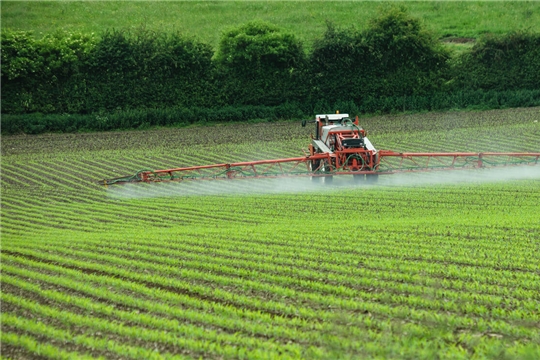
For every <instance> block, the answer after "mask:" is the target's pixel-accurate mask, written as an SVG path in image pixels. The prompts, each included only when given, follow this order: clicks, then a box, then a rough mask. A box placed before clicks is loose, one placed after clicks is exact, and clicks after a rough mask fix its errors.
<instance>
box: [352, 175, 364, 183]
mask: <svg viewBox="0 0 540 360" xmlns="http://www.w3.org/2000/svg"><path fill="white" fill-rule="evenodd" d="M353 178H354V182H355V183H358V184H363V183H364V182H365V181H366V175H364V174H361V175H353Z"/></svg>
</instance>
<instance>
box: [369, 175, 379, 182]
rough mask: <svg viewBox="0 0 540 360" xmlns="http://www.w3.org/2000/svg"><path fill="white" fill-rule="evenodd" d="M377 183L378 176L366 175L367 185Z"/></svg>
mask: <svg viewBox="0 0 540 360" xmlns="http://www.w3.org/2000/svg"><path fill="white" fill-rule="evenodd" d="M377 181H379V174H366V182H367V183H368V184H375V183H377Z"/></svg>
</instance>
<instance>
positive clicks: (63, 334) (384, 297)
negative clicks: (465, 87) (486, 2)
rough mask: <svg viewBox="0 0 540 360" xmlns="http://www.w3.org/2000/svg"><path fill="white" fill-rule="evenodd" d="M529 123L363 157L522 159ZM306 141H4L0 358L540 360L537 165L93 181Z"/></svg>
mask: <svg viewBox="0 0 540 360" xmlns="http://www.w3.org/2000/svg"><path fill="white" fill-rule="evenodd" d="M535 111H536V112H537V109H535ZM536 112H534V111H532V110H531V109H520V110H505V111H501V112H475V113H444V114H443V113H441V114H433V113H429V114H421V115H402V116H397V115H394V116H385V117H375V118H366V119H364V121H363V122H364V126H365V128H368V129H370V130H371V131H372V133H373V135H370V138H372V139H373V141H374V142H375V143H376V145H377V147H378V148H395V149H397V150H399V151H405V150H414V151H417V150H418V149H423V150H426V151H430V152H431V151H455V150H457V148H461V147H468V148H470V149H471V150H472V151H481V150H482V149H487V150H500V149H499V148H500V147H501V146H503V147H505V151H522V150H528V151H531V150H537V149H535V146H537V144H538V143H540V138H539V136H538V131H537V126H536V125H535V123H534V119H535V118H536V117H537V116H536ZM361 122H362V121H361ZM302 129H304V128H301V127H299V126H298V124H293V123H288V122H276V123H256V124H251V125H250V124H242V125H238V126H236V125H234V126H230V125H227V126H216V127H194V128H179V129H155V130H144V131H142V130H141V131H135V132H114V133H84V134H71V135H62V134H48V135H38V136H28V135H27V136H24V135H21V136H13V137H12V136H4V137H3V138H2V143H1V147H2V169H3V176H2V177H1V178H0V186H1V190H2V206H1V207H0V211H1V216H2V251H1V254H0V256H1V257H0V261H1V263H2V277H1V279H0V282H1V284H0V285H1V288H2V294H1V297H2V310H1V311H2V314H1V315H2V318H1V319H2V335H1V336H2V338H1V341H2V356H4V357H6V358H17V357H23V358H50V359H62V358H66V359H68V358H99V357H102V358H111V359H114V358H134V359H152V358H154V359H161V358H166V359H168V358H179V359H198V358H204V359H206V358H209V359H213V358H220V359H356V358H362V359H380V358H384V359H403V358H409V359H434V358H439V359H471V358H472V359H475V358H478V359H484V358H485V359H498V358H508V359H527V358H531V359H535V358H539V357H540V347H539V346H538V344H540V330H539V328H538V326H537V325H538V322H539V321H540V317H539V316H540V315H539V314H540V311H539V310H540V309H539V305H538V304H539V301H540V296H539V294H540V283H539V282H538V264H539V263H540V257H539V255H538V251H537V244H538V241H539V240H540V239H539V237H538V234H539V233H540V224H539V223H538V219H537V218H538V216H537V214H538V212H539V211H540V209H539V205H538V204H539V203H540V202H539V200H540V183H539V179H540V177H539V176H538V175H539V173H538V172H535V169H536V168H535V166H527V167H524V168H521V167H508V168H501V169H496V171H488V170H487V169H484V170H479V171H478V172H469V171H461V170H460V171H456V172H452V173H441V172H438V173H437V172H433V173H425V174H414V173H412V174H406V175H403V176H397V175H392V176H390V177H382V176H381V178H380V180H379V183H378V184H377V185H374V186H362V185H357V184H350V183H347V182H346V181H343V182H340V181H338V179H335V184H334V186H332V187H313V186H311V185H312V184H311V180H310V179H305V180H306V181H303V180H302V181H299V182H295V183H294V184H293V182H291V181H289V182H287V183H286V184H287V185H288V187H289V188H288V189H284V188H283V187H284V185H285V183H284V182H283V181H281V182H280V181H275V179H265V180H262V181H260V182H258V181H247V180H246V181H244V180H240V181H226V180H216V181H205V182H194V181H192V182H189V181H185V182H181V183H167V184H165V183H156V184H127V185H126V186H120V187H113V186H109V187H108V188H105V187H104V186H103V185H101V184H100V183H98V182H99V180H102V179H103V178H110V177H113V176H116V175H121V174H124V173H129V172H130V171H132V170H133V169H141V168H155V167H163V168H166V167H169V166H189V165H200V164H207V163H214V161H215V160H217V161H222V162H224V163H226V162H227V161H229V160H231V161H244V160H245V161H250V160H255V159H261V158H263V159H272V158H275V157H288V156H296V155H297V154H298V153H301V148H302V147H303V146H305V143H306V138H309V132H307V131H306V130H305V129H304V130H302ZM238 130H240V131H238ZM509 133H511V134H512V136H513V140H512V141H509V140H508V134H509ZM201 139H204V142H205V143H204V144H200V141H201ZM520 169H523V170H524V171H523V172H520V171H518V170H520ZM135 171H136V170H135ZM293 185H294V186H293ZM291 188H292V190H291Z"/></svg>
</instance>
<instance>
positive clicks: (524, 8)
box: [1, 1, 540, 48]
mask: <svg viewBox="0 0 540 360" xmlns="http://www.w3.org/2000/svg"><path fill="white" fill-rule="evenodd" d="M384 3H386V4H388V3H389V2H383V3H381V2H371V1H356V2H355V1H336V2H333V1H321V2H320V1H236V2H234V1H194V2H192V1H140V2H129V1H125V2H122V1H120V2H118V1H81V2H71V1H56V2H41V1H31V2H28V1H2V5H1V6H2V28H3V29H5V28H11V29H16V30H32V31H34V32H35V33H36V35H37V36H39V35H40V34H45V33H50V32H54V31H56V30H57V29H64V30H68V31H83V32H95V33H101V32H102V31H103V30H105V29H112V28H116V29H119V28H127V29H133V28H139V27H144V28H146V29H151V30H159V31H165V32H173V31H181V32H183V33H186V34H189V35H194V36H196V37H198V38H199V39H201V40H202V41H204V42H206V43H209V44H211V45H212V46H214V47H216V46H217V44H218V41H219V38H220V36H221V32H222V31H223V30H224V29H226V28H227V27H230V26H237V25H239V24H243V23H246V22H248V21H250V20H253V19H262V20H266V21H269V22H271V23H274V24H276V25H279V26H280V27H282V28H284V29H286V30H289V31H291V32H292V33H294V34H295V35H297V36H298V37H299V38H300V39H301V40H303V41H304V42H305V46H306V48H310V47H311V44H312V41H313V40H314V39H315V38H319V37H321V36H322V34H323V33H324V31H325V30H326V21H327V20H328V21H332V22H334V23H335V24H337V25H340V26H346V27H348V26H356V27H357V28H364V27H365V26H366V25H367V21H368V20H369V19H371V18H373V17H374V16H375V15H376V12H377V9H378V8H379V7H380V6H381V4H384ZM405 6H406V7H407V8H408V9H409V11H410V13H411V14H412V15H413V16H415V17H418V18H420V19H422V20H423V21H424V24H425V26H426V27H427V28H429V29H431V30H432V31H433V32H434V33H435V35H436V36H437V37H438V38H462V39H463V40H466V39H468V38H477V37H479V36H480V35H482V34H485V33H495V34H502V33H508V32H511V31H516V30H525V29H527V30H531V31H535V32H538V31H540V4H539V3H538V2H534V1H529V2H527V1H523V2H522V1H519V2H516V1H496V2H492V1H489V2H484V1H480V2H478V1H465V2H461V1H460V2H454V1H429V2H417V1H407V2H405ZM460 41H462V40H460Z"/></svg>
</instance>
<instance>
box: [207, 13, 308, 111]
mask: <svg viewBox="0 0 540 360" xmlns="http://www.w3.org/2000/svg"><path fill="white" fill-rule="evenodd" d="M215 60H216V64H217V66H218V69H219V73H220V80H221V86H222V87H223V88H222V92H221V100H222V102H223V103H226V104H231V105H235V106H236V105H278V104H283V103H286V102H287V101H295V100H302V99H303V97H302V95H303V94H305V93H306V85H305V83H304V82H303V81H302V79H303V74H304V73H303V71H304V68H305V55H304V52H303V48H302V44H301V43H300V41H298V40H297V39H296V38H295V36H294V35H292V34H290V33H286V32H284V31H282V30H281V29H279V28H278V27H276V26H274V25H272V24H269V23H265V22H262V21H252V22H249V23H247V24H245V25H242V26H239V27H237V28H232V29H229V30H228V31H226V32H224V34H223V35H222V37H221V40H220V43H219V49H218V51H217V53H216V58H215Z"/></svg>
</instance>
